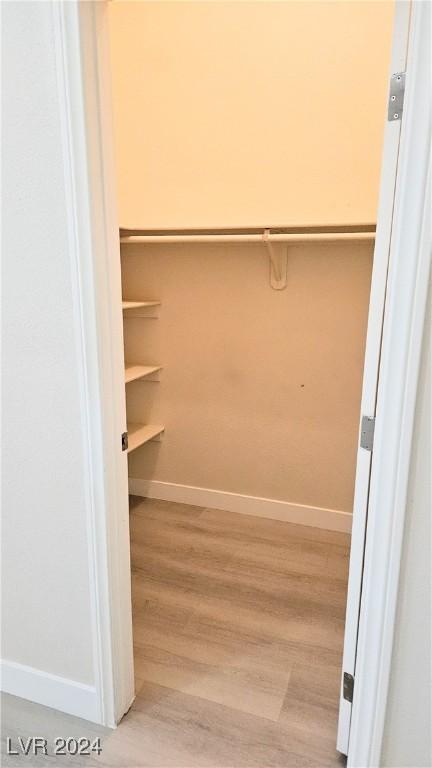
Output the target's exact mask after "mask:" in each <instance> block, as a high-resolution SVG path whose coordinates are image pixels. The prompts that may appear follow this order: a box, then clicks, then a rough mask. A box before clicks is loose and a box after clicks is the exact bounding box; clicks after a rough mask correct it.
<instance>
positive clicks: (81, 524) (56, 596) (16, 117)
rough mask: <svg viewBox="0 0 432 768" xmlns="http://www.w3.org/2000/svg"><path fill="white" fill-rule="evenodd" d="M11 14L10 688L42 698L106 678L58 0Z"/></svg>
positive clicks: (6, 514)
mask: <svg viewBox="0 0 432 768" xmlns="http://www.w3.org/2000/svg"><path fill="white" fill-rule="evenodd" d="M71 12H72V13H73V9H72V11H71ZM2 15H3V30H4V36H3V40H2V42H3V47H2V63H3V68H2V73H4V75H5V76H4V77H3V78H2V125H3V135H2V138H3V146H4V154H3V166H2V181H3V189H4V191H5V193H4V196H3V200H2V212H3V221H4V227H3V230H2V245H3V249H2V250H3V255H4V258H3V263H2V277H3V286H2V299H3V306H2V314H3V320H4V323H3V337H2V341H3V350H2V351H3V382H2V383H3V388H2V399H3V424H2V427H3V435H2V439H3V446H4V450H3V456H2V477H3V483H2V563H1V570H2V640H1V646H2V657H3V662H4V664H5V676H4V678H3V680H2V683H3V685H4V686H7V687H8V690H11V691H12V692H18V691H19V694H18V695H21V696H25V695H28V697H29V698H33V697H34V696H39V695H44V694H45V693H47V690H48V692H51V691H52V690H55V691H56V692H57V688H56V687H55V682H56V681H55V680H54V681H51V682H49V681H50V678H49V675H50V674H51V675H57V676H59V677H60V678H67V680H66V683H68V682H69V681H74V683H85V684H87V685H89V686H92V685H93V684H94V681H95V669H94V659H93V647H94V638H93V633H92V605H91V587H90V574H89V567H88V556H89V550H88V547H89V542H88V522H87V521H88V505H89V503H90V502H89V494H88V474H89V473H88V462H87V458H86V453H85V448H84V446H85V445H86V440H88V435H87V428H86V423H85V417H84V414H83V404H82V391H81V383H82V382H81V376H80V372H81V369H82V359H81V357H82V350H80V348H79V345H78V342H77V338H78V336H77V332H76V324H75V320H74V318H75V317H76V316H78V313H79V308H78V306H77V304H78V298H77V296H76V293H75V291H74V286H73V281H72V278H71V275H72V274H73V268H72V265H71V263H70V253H69V248H68V244H67V243H68V237H69V229H68V226H69V223H68V204H69V203H68V202H67V201H68V197H67V189H66V188H65V172H64V165H63V147H62V126H61V118H60V115H61V99H60V94H59V91H58V81H57V74H58V73H57V70H56V49H55V43H56V41H55V36H54V29H53V9H52V4H51V3H35V2H22V3H15V2H6V3H2ZM6 73H7V76H6ZM10 664H12V665H14V664H17V665H18V667H15V668H14V667H13V666H12V671H11V667H10ZM32 668H33V669H32ZM8 671H9V673H8ZM40 673H41V674H40ZM45 673H46V674H47V675H48V682H49V685H48V687H47V689H46V685H47V683H46V679H45V678H44V674H45ZM11 681H12V682H11ZM53 685H54V688H52V686H53ZM9 686H10V687H9ZM41 691H42V693H41ZM47 695H49V694H47ZM52 695H53V696H54V694H52ZM89 695H91V693H90V694H89ZM60 699H61V696H60ZM39 700H40V699H39ZM71 700H72V702H73V703H74V700H73V697H72V698H71ZM58 701H59V699H57V702H58ZM79 701H82V699H79ZM73 703H72V704H71V706H73ZM59 706H61V704H59Z"/></svg>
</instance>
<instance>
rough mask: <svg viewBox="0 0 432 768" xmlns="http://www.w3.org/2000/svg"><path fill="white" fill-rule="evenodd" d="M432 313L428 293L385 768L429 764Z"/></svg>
mask: <svg viewBox="0 0 432 768" xmlns="http://www.w3.org/2000/svg"><path fill="white" fill-rule="evenodd" d="M431 309H432V290H429V299H428V314H427V318H426V325H425V336H424V340H423V352H422V363H421V374H420V382H419V390H418V393H417V406H416V417H415V424H414V438H413V446H412V455H411V468H410V479H409V488H408V504H407V510H406V522H405V534H404V544H403V552H402V566H401V574H400V585H399V596H398V607H397V622H396V634H395V644H394V649H393V658H392V667H391V676H390V690H389V698H388V704H387V715H386V728H385V738H384V747H383V754H382V760H381V764H382V765H383V766H388V768H399V767H402V766H403V768H408V767H409V768H420V766H422V767H423V766H424V768H430V766H431V765H432V742H431V727H430V726H431V721H432V712H431V689H432V679H431V658H430V653H431V597H432V596H431V576H432V573H431V509H432V492H431V467H432V445H431V425H432V409H431V404H432V378H431V344H432V339H431V325H432V311H431Z"/></svg>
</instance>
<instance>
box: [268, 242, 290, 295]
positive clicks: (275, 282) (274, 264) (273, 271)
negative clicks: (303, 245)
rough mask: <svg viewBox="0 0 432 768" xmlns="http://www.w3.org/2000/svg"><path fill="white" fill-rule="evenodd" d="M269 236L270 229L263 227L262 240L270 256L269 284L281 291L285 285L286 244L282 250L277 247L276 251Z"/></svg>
mask: <svg viewBox="0 0 432 768" xmlns="http://www.w3.org/2000/svg"><path fill="white" fill-rule="evenodd" d="M269 236H270V230H269V229H265V230H264V233H263V241H264V243H265V244H266V246H267V250H268V254H269V256H270V285H271V287H272V288H274V289H275V290H276V291H282V290H283V289H284V288H286V286H287V272H288V246H285V247H284V248H283V250H282V249H280V250H279V249H278V252H276V250H275V249H274V247H273V244H272V243H271V242H270V237H269Z"/></svg>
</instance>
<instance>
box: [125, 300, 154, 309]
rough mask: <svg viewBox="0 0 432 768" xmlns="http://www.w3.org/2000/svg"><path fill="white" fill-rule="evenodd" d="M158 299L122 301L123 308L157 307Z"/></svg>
mask: <svg viewBox="0 0 432 768" xmlns="http://www.w3.org/2000/svg"><path fill="white" fill-rule="evenodd" d="M159 306H160V301H122V308H123V309H140V307H159Z"/></svg>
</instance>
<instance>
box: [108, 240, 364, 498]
mask: <svg viewBox="0 0 432 768" xmlns="http://www.w3.org/2000/svg"><path fill="white" fill-rule="evenodd" d="M277 247H279V246H277ZM371 265H372V246H371V245H370V244H366V243H356V244H355V243H351V244H349V243H345V244H343V243H333V244H331V243H330V244H325V245H322V244H321V245H317V244H314V245H296V246H291V247H290V249H289V260H288V286H287V288H286V289H285V290H283V291H275V290H272V289H271V288H270V285H269V260H268V255H267V252H266V250H265V248H264V247H263V246H262V245H260V244H259V243H258V244H255V243H253V244H246V245H232V244H231V245H229V244H224V245H192V246H191V245H168V246H167V245H152V246H148V245H145V246H143V245H138V244H137V245H127V246H124V248H123V256H122V275H123V295H124V297H125V298H131V299H139V298H158V299H160V300H161V301H162V306H161V308H160V311H159V319H143V318H136V319H126V320H125V343H126V359H127V360H128V361H130V362H142V363H150V364H152V363H159V364H161V365H163V366H164V370H163V371H162V373H161V380H160V382H159V383H155V382H150V381H147V382H146V381H142V382H133V383H132V384H129V385H128V387H127V399H128V403H127V405H128V419H130V420H131V421H138V422H150V423H154V424H164V425H165V426H166V433H165V435H164V437H163V440H162V442H160V443H149V444H147V445H146V446H143V447H142V448H139V449H138V450H137V451H135V452H133V453H132V454H131V456H130V459H129V475H130V476H131V477H133V478H142V479H146V480H149V479H151V480H159V481H164V482H168V483H180V484H185V485H192V486H198V487H204V488H213V489H217V490H223V491H230V492H233V493H241V494H247V495H252V496H261V497H267V498H271V499H280V500H283V501H288V502H295V503H299V504H306V505H311V506H319V507H325V508H330V509H339V510H343V511H348V512H351V511H352V498H353V488H354V472H355V460H356V449H357V434H358V423H359V409H360V396H361V379H362V371H363V355H364V343H365V333H366V324H367V312H368V297H369V287H370V277H371Z"/></svg>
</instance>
